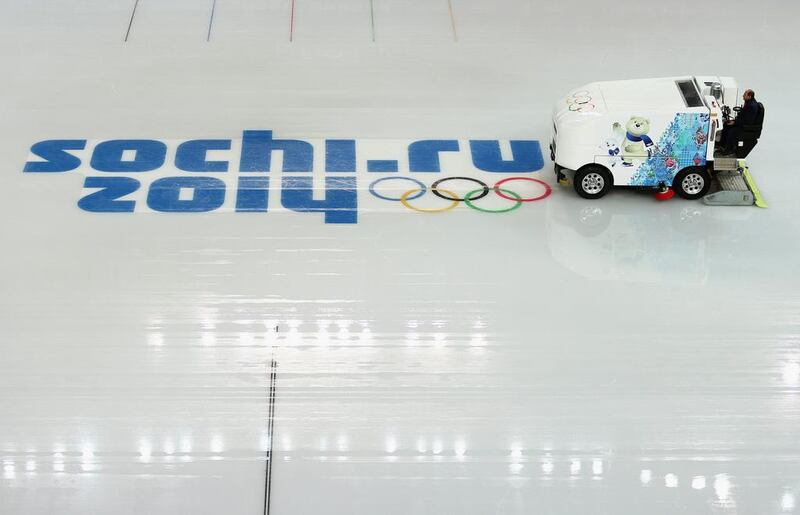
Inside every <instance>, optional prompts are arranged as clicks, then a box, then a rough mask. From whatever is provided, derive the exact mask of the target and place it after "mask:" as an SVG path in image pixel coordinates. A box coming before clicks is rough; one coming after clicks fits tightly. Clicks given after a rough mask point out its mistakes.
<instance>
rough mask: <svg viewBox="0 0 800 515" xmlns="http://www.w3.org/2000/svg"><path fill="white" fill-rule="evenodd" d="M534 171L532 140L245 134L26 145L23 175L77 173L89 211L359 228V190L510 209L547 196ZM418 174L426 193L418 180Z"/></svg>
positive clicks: (405, 199)
mask: <svg viewBox="0 0 800 515" xmlns="http://www.w3.org/2000/svg"><path fill="white" fill-rule="evenodd" d="M543 166H544V161H543V158H542V152H541V148H540V145H539V142H538V141H535V140H511V141H500V140H457V139H438V140H386V139H359V140H355V139H324V140H312V139H309V140H301V139H282V138H276V137H275V136H274V134H273V132H272V131H269V130H246V131H244V132H243V133H242V137H241V139H194V140H156V139H115V140H87V139H52V140H45V141H40V142H38V143H35V144H34V145H32V146H31V149H30V155H29V157H28V160H27V162H26V164H25V167H24V172H25V173H28V174H51V173H79V174H82V175H83V176H84V180H83V190H84V191H83V193H82V194H81V196H80V198H79V200H78V207H80V208H81V209H83V210H84V211H89V212H94V213H133V212H156V213H199V212H209V211H227V212H238V213H268V212H271V211H273V212H274V211H295V212H301V213H320V215H319V216H321V217H322V219H323V220H324V221H325V223H340V224H342V223H343V224H352V223H356V222H357V221H358V213H359V193H361V194H362V195H361V196H362V199H361V202H362V205H363V203H365V202H387V201H388V202H394V203H395V204H396V205H398V206H404V207H405V208H408V209H410V210H413V211H419V212H437V211H445V210H449V209H452V208H453V207H456V206H457V205H460V204H462V203H463V205H467V206H469V207H471V208H473V209H477V210H479V211H489V212H504V211H510V210H513V209H516V207H519V205H521V203H522V202H527V201H532V200H539V199H540V198H544V197H546V196H547V195H548V194H549V191H550V189H549V186H547V185H546V184H545V183H543V182H541V181H538V180H537V179H532V178H529V177H527V176H524V175H523V176H520V175H519V174H529V173H531V172H535V171H538V170H540V169H541V168H542V167H543ZM502 174H505V176H500V177H498V175H502ZM443 175H448V177H442V176H443ZM515 175H516V176H515ZM426 177H429V178H430V180H429V181H426V182H428V183H431V187H430V188H429V187H428V186H427V185H426V183H425V182H423V181H422V180H424V179H425V178H426ZM456 178H458V179H462V180H466V181H471V183H474V184H475V188H474V191H470V192H468V193H466V194H463V195H461V196H458V195H456V194H455V193H453V192H450V191H449V190H447V189H446V184H445V183H446V182H447V181H448V180H452V179H456ZM390 179H397V181H391V180H390ZM421 179H422V180H421ZM514 180H526V181H536V182H538V183H541V185H542V187H543V188H545V189H544V193H543V194H541V195H536V196H535V197H530V198H523V197H521V196H520V195H519V194H518V193H516V192H514V191H513V190H509V189H508V181H514ZM403 181H405V184H406V185H407V186H408V188H405V189H404V190H403V191H401V192H400V193H399V194H397V195H388V194H386V193H385V192H382V190H381V185H382V184H383V185H386V184H388V183H390V182H395V183H396V184H398V185H399V184H400V183H403ZM504 181H506V182H504ZM490 183H491V186H490ZM501 183H503V184H505V186H503V184H501ZM451 184H452V183H451ZM490 190H492V193H493V194H495V195H499V196H500V197H502V198H506V199H508V200H509V201H510V202H511V203H512V205H511V206H510V208H509V209H485V208H481V207H480V206H479V205H478V203H479V202H480V199H481V198H484V197H485V196H486V195H488V194H489V193H490ZM428 191H430V192H431V193H432V194H434V195H436V196H438V197H441V198H442V200H443V201H445V202H447V204H446V206H443V208H441V209H440V208H420V207H417V206H415V205H414V204H413V201H414V199H416V198H418V197H420V196H422V195H425V194H426V193H427V192H428ZM364 195H366V197H364Z"/></svg>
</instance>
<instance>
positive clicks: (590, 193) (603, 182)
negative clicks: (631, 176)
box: [572, 165, 614, 199]
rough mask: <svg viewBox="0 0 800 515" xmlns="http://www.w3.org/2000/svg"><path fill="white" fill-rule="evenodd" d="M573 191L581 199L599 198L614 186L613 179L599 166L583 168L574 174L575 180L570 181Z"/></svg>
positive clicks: (609, 173)
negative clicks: (573, 187)
mask: <svg viewBox="0 0 800 515" xmlns="http://www.w3.org/2000/svg"><path fill="white" fill-rule="evenodd" d="M572 184H573V185H574V186H575V191H576V192H577V193H578V195H580V196H581V197H583V198H588V199H594V198H600V197H602V196H603V195H605V194H606V193H608V190H610V189H611V188H612V187H613V186H614V178H613V177H612V176H611V172H609V171H608V170H606V169H605V168H603V167H602V166H600V165H588V166H584V167H583V168H581V169H580V170H578V171H577V172H575V179H574V180H573V181H572Z"/></svg>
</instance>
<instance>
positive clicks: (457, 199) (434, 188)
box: [431, 177, 489, 202]
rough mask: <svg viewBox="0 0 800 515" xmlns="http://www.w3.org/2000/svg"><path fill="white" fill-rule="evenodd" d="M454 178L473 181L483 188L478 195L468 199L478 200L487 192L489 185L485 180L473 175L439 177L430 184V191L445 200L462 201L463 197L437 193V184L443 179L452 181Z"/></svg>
mask: <svg viewBox="0 0 800 515" xmlns="http://www.w3.org/2000/svg"><path fill="white" fill-rule="evenodd" d="M455 179H462V180H464V181H472V182H474V183H476V184H479V185H480V186H481V187H482V188H483V193H481V194H480V195H477V196H475V197H470V198H469V199H470V200H478V199H479V198H483V197H485V196H486V195H488V194H489V185H488V184H486V183H485V182H483V181H479V180H478V179H475V178H473V177H445V178H444V179H439V180H438V181H436V182H434V183H433V185H432V186H431V191H432V192H433V194H434V195H436V196H437V197H439V198H443V199H445V200H452V201H454V202H463V201H464V199H463V198H451V197H448V196H445V195H442V194H441V193H439V190H437V189H436V187H437V186H439V184H441V183H443V182H444V181H453V180H455Z"/></svg>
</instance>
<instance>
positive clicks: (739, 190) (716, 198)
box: [703, 172, 756, 206]
mask: <svg viewBox="0 0 800 515" xmlns="http://www.w3.org/2000/svg"><path fill="white" fill-rule="evenodd" d="M755 201H756V199H755V195H753V192H752V191H750V187H749V186H748V185H747V182H746V181H745V179H744V177H743V175H742V174H741V173H740V172H719V173H717V176H716V179H715V180H714V182H713V184H712V185H711V190H710V193H709V194H708V195H706V196H705V197H703V202H704V203H706V204H708V205H709V206H752V205H753V204H755Z"/></svg>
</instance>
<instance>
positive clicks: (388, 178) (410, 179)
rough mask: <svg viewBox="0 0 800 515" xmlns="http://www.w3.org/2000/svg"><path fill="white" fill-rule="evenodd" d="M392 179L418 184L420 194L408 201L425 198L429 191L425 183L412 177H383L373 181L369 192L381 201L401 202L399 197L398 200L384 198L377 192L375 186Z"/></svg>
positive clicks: (409, 198)
mask: <svg viewBox="0 0 800 515" xmlns="http://www.w3.org/2000/svg"><path fill="white" fill-rule="evenodd" d="M391 179H399V180H402V181H411V182H413V183H414V184H416V185H417V186H419V188H418V189H419V193H417V194H416V195H412V196H410V197H408V198H407V199H406V200H414V199H415V198H419V197H421V196H423V195H424V194H425V192H426V191H428V187H427V186H425V185H424V184H423V183H421V182H420V181H418V180H416V179H412V178H411V177H381V178H380V179H377V180H374V181H372V184H370V185H369V192H370V193H372V194H373V195H375V196H376V197H378V198H379V199H382V200H391V201H392V202H400V197H398V198H392V197H384V196H383V195H381V194H380V193H378V192H377V191H375V186H376V185H377V184H378V183H379V182H383V181H388V180H391Z"/></svg>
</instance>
